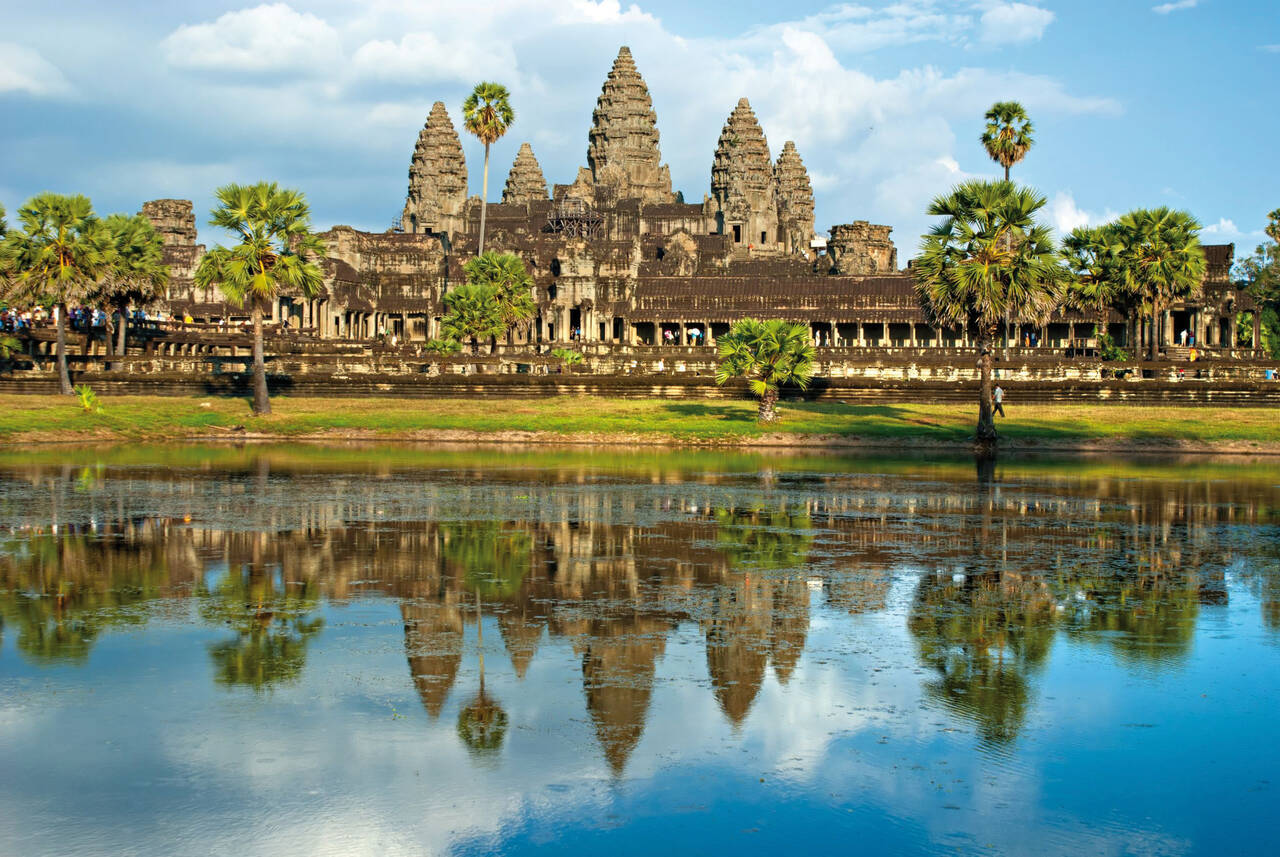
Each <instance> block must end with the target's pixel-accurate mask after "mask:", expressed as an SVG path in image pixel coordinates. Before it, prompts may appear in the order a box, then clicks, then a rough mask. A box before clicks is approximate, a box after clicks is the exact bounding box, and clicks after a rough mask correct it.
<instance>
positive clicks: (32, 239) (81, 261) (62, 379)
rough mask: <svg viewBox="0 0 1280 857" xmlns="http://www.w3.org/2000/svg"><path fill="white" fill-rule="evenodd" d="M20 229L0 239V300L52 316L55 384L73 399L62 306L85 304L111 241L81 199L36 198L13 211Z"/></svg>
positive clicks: (109, 252) (86, 201) (47, 195)
mask: <svg viewBox="0 0 1280 857" xmlns="http://www.w3.org/2000/svg"><path fill="white" fill-rule="evenodd" d="M18 220H19V222H20V223H21V224H22V228H21V229H20V230H16V231H14V232H12V233H9V234H8V235H6V236H5V239H4V244H3V245H2V249H0V256H3V258H4V260H5V263H4V265H5V268H6V269H7V270H8V272H9V273H8V276H7V277H6V278H5V289H4V291H5V295H4V296H5V297H6V298H7V299H9V300H13V301H19V302H26V303H36V302H42V301H51V302H52V303H53V304H54V306H55V308H56V310H57V352H58V381H59V389H60V390H61V392H62V393H63V395H67V396H70V395H73V394H74V392H75V391H74V390H73V389H72V387H71V376H70V374H69V373H68V372H67V304H68V303H70V302H72V301H83V300H86V299H87V298H88V297H89V296H90V295H92V294H93V293H94V290H95V289H96V288H97V283H98V281H99V279H101V278H102V277H103V276H104V275H105V274H106V272H107V270H108V268H109V266H110V264H111V256H112V250H111V241H110V238H109V236H108V235H107V230H106V228H105V227H104V226H103V224H102V221H101V220H99V219H98V217H97V215H95V214H94V213H93V204H92V203H91V202H89V198H88V197H86V196H80V195H75V196H63V195H61V194H56V193H42V194H40V195H39V196H34V197H32V198H31V199H29V200H27V202H26V203H25V204H24V205H23V206H22V208H20V209H18Z"/></svg>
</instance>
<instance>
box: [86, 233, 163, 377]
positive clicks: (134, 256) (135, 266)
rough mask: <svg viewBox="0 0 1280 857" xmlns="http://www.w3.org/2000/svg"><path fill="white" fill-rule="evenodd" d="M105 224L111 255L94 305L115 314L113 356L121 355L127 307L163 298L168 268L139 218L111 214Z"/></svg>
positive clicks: (160, 248)
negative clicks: (109, 240)
mask: <svg viewBox="0 0 1280 857" xmlns="http://www.w3.org/2000/svg"><path fill="white" fill-rule="evenodd" d="M105 224H106V227H107V233H108V234H109V235H110V237H111V246H112V249H113V251H114V252H113V254H112V260H111V265H110V267H109V269H108V271H107V275H106V276H105V277H104V278H103V279H102V281H101V283H99V287H100V288H99V293H98V296H97V301H96V302H97V303H99V304H100V305H102V306H103V308H104V309H107V310H110V309H114V310H115V311H116V312H117V313H118V314H119V316H120V329H119V330H118V331H117V332H116V343H115V346H116V347H115V353H116V354H119V355H121V356H124V353H125V346H126V345H127V342H126V340H127V337H128V329H129V307H130V306H136V305H139V304H149V303H152V302H153V301H156V300H159V299H161V298H163V297H164V296H165V290H166V287H167V286H168V285H169V266H168V265H166V264H165V263H164V242H163V241H162V240H161V238H160V235H159V234H158V233H157V232H156V230H155V226H153V225H152V223H151V221H150V220H149V219H147V218H146V217H144V216H143V215H141V214H135V215H132V216H130V215H127V214H112V215H110V216H108V217H107V219H106V221H105Z"/></svg>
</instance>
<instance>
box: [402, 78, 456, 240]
mask: <svg viewBox="0 0 1280 857" xmlns="http://www.w3.org/2000/svg"><path fill="white" fill-rule="evenodd" d="M466 202H467V159H466V158H465V157H464V156H463V154H462V142H461V141H460V140H458V132H457V131H455V130H454V128H453V120H451V119H450V118H449V111H447V110H445V107H444V102H443V101H437V102H436V103H435V104H433V105H432V106H431V113H430V114H429V115H428V116H427V124H426V125H424V126H423V128H422V131H421V132H420V133H419V134H418V145H417V146H415V147H414V150H413V161H412V162H411V163H410V164H409V197H408V199H406V200H405V203H404V213H403V214H402V215H401V217H400V225H401V228H402V229H404V231H405V232H438V233H443V234H446V235H447V234H450V233H454V232H462V231H463V230H464V229H465V206H466Z"/></svg>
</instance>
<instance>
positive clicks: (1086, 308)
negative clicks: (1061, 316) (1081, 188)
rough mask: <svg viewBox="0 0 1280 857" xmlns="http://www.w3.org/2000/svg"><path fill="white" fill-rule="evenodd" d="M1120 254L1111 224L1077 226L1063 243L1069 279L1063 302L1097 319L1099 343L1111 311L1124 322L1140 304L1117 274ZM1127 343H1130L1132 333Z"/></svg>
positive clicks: (1118, 273) (1117, 235)
mask: <svg viewBox="0 0 1280 857" xmlns="http://www.w3.org/2000/svg"><path fill="white" fill-rule="evenodd" d="M1119 252H1120V237H1119V233H1118V231H1117V229H1116V227H1115V225H1114V224H1110V223H1108V224H1104V225H1102V226H1078V227H1076V228H1075V229H1073V230H1071V232H1069V233H1068V234H1067V236H1066V237H1065V238H1063V239H1062V257H1063V259H1064V260H1065V261H1066V263H1067V268H1068V269H1069V270H1070V272H1071V275H1072V276H1071V279H1070V281H1069V282H1068V283H1067V292H1066V302H1067V303H1068V304H1069V305H1071V306H1072V307H1074V308H1076V309H1078V310H1080V311H1081V312H1085V313H1093V314H1096V315H1097V318H1098V320H1097V322H1096V324H1097V336H1098V338H1099V340H1101V339H1102V338H1103V337H1105V336H1106V333H1107V316H1108V314H1109V313H1110V312H1111V310H1116V311H1117V312H1119V313H1120V314H1121V315H1123V316H1124V317H1125V319H1126V320H1127V319H1129V318H1130V316H1131V315H1132V313H1133V312H1134V310H1135V309H1136V306H1137V304H1138V302H1139V301H1138V295H1137V293H1136V292H1135V291H1134V290H1133V289H1132V288H1131V287H1130V285H1129V284H1128V283H1126V282H1125V279H1124V276H1123V273H1122V272H1121V270H1120V265H1119V261H1118V259H1117V256H1118V254H1119ZM1126 342H1127V343H1132V342H1133V335H1132V332H1130V333H1129V335H1128V336H1127V338H1126Z"/></svg>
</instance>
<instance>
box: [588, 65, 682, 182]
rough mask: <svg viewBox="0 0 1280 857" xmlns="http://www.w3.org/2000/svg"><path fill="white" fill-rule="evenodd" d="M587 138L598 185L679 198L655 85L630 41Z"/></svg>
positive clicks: (607, 82) (603, 90) (609, 80)
mask: <svg viewBox="0 0 1280 857" xmlns="http://www.w3.org/2000/svg"><path fill="white" fill-rule="evenodd" d="M587 139H588V145H587V166H588V168H589V170H590V173H591V178H592V181H593V183H594V184H595V185H597V186H601V185H605V186H611V187H613V188H615V189H616V190H617V195H618V198H619V199H631V198H639V199H642V200H644V201H645V202H671V201H672V200H673V199H674V198H675V196H674V194H672V192H671V171H670V170H669V169H668V168H667V167H666V166H665V165H664V164H662V163H661V160H662V153H661V151H660V150H659V148H658V117H657V114H655V113H654V112H653V101H652V100H651V99H650V98H649V87H648V86H647V85H646V84H645V82H644V78H642V77H641V76H640V72H639V71H637V70H636V64H635V61H634V60H632V58H631V49H630V48H628V47H626V46H625V45H624V46H623V47H622V48H620V49H619V50H618V56H617V59H615V60H614V61H613V68H612V69H611V70H610V72H609V76H608V77H607V78H605V81H604V86H603V87H601V90H600V97H599V99H597V101H596V109H595V112H594V113H593V114H592V117H591V131H590V132H589V133H588V135H587Z"/></svg>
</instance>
